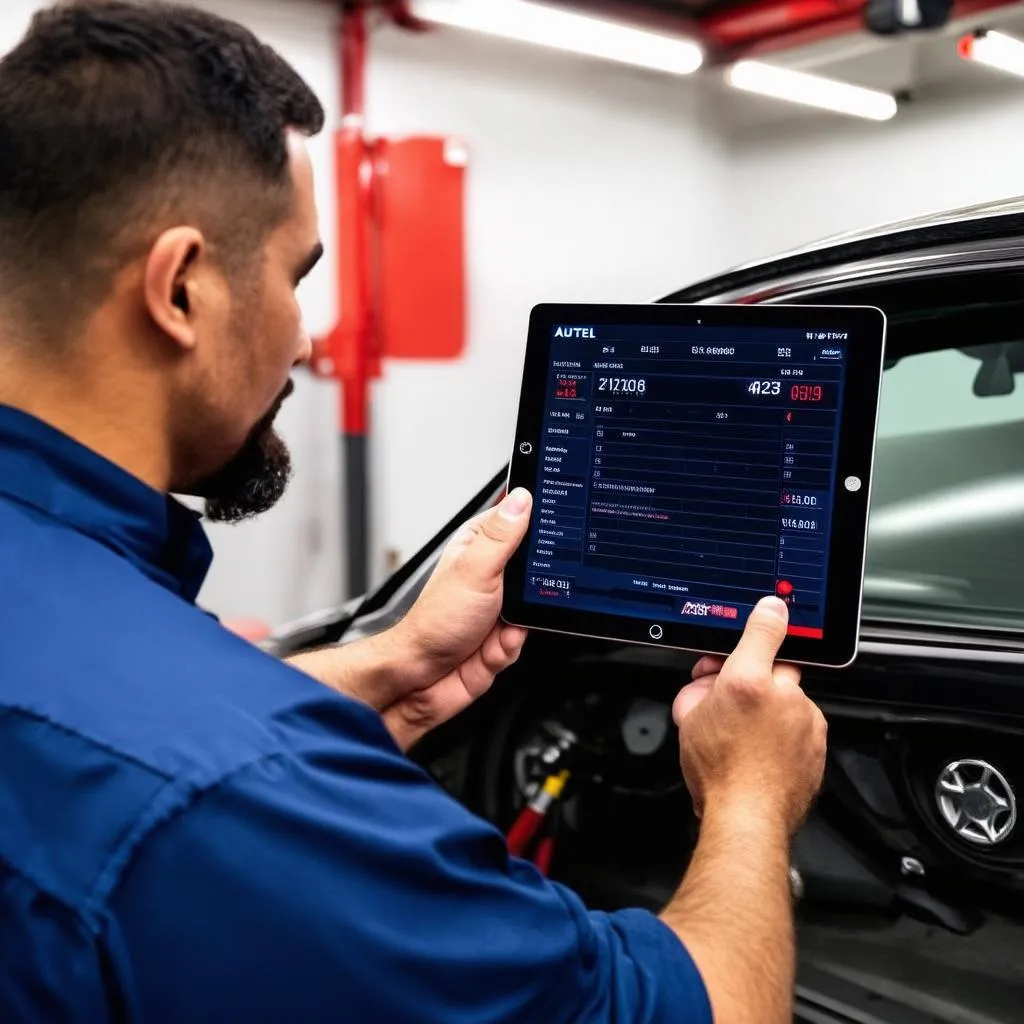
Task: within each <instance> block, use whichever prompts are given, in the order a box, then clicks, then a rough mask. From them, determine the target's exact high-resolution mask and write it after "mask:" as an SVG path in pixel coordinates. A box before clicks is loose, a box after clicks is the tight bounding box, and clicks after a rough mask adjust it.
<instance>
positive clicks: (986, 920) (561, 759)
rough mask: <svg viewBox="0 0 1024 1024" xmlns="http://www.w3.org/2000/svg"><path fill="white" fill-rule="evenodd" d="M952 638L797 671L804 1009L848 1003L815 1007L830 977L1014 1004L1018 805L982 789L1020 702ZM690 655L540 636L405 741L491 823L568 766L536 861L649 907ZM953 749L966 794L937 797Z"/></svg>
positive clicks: (1011, 760) (673, 781)
mask: <svg viewBox="0 0 1024 1024" xmlns="http://www.w3.org/2000/svg"><path fill="white" fill-rule="evenodd" d="M894 646H895V645H894ZM948 655H949V649H948V648H944V649H943V653H939V652H938V651H936V652H933V653H932V654H931V655H929V656H918V655H915V656H905V657H902V658H899V657H894V656H893V652H892V651H891V650H886V651H884V652H882V651H879V652H878V653H865V654H864V655H862V657H861V659H860V660H859V661H858V664H857V666H856V667H855V668H853V669H851V670H846V671H844V672H838V673H837V672H808V673H806V674H805V686H806V688H807V689H808V691H809V692H810V693H811V694H812V696H813V697H814V698H815V700H816V701H817V702H818V703H819V704H820V705H821V706H822V708H823V710H824V711H825V712H826V716H827V718H828V721H829V731H830V735H829V747H830V751H829V762H828V769H827V772H826V781H825V785H824V788H823V791H822V793H821V796H820V798H819V801H818V803H817V805H816V807H815V809H814V811H813V812H812V814H811V816H810V817H809V819H808V821H807V822H806V823H805V825H804V827H803V829H802V830H801V831H800V833H799V834H798V836H797V838H796V841H795V843H794V847H793V864H792V871H791V881H792V888H793V893H794V897H795V899H796V905H797V908H798V912H797V916H798V922H799V929H800V947H801V977H802V979H804V980H805V981H806V986H805V992H804V995H805V997H806V999H807V1000H809V1002H808V1003H807V1006H806V1007H805V1011H801V1012H806V1013H808V1014H810V1015H809V1016H806V1017H805V1018H804V1019H807V1020H833V1019H836V1020H845V1019H851V1020H854V1019H855V1020H861V1019H862V1018H860V1017H850V1018H846V1017H829V1016H815V1014H816V1013H818V1012H819V1011H818V1010H816V1009H814V1007H815V1006H817V1002H816V998H817V997H816V996H815V995H814V993H815V992H818V991H819V990H820V987H821V985H823V984H825V979H826V978H827V981H828V984H827V985H826V988H827V990H828V991H834V986H835V985H839V987H840V989H843V990H844V991H845V992H846V996H844V1000H845V1003H844V1005H846V1004H848V1005H849V1006H851V1007H853V1006H856V1005H857V1004H858V999H861V998H863V999H866V1000H867V1002H868V1004H870V1005H874V1003H876V1002H877V1001H878V1000H883V1001H884V1000H890V1001H893V1004H892V1005H893V1006H898V1007H900V1008H901V1012H902V1010H903V1009H907V1008H911V1007H913V1008H915V1009H916V1010H920V1011H921V1012H922V1013H924V1012H930V1013H932V1015H931V1016H922V1017H920V1018H918V1017H916V1016H907V1017H906V1018H905V1019H907V1020H909V1021H917V1020H918V1019H920V1020H929V1021H946V1020H949V1021H951V1022H952V1021H975V1020H978V1021H981V1020H997V1021H1002V1020H1006V1021H1009V1020H1016V1019H1018V1018H1019V1014H1018V1013H1017V1009H1016V1007H1017V1006H1018V1004H1019V993H1020V991H1021V990H1022V989H1024V957H1022V956H1021V955H1020V954H1021V953H1022V952H1024V933H1022V931H1021V929H1020V927H1019V924H1020V922H1021V920H1022V918H1024V829H1022V830H1018V828H1017V822H1016V810H1015V807H1014V809H1012V811H1011V809H1010V808H1009V807H1007V808H1002V807H999V806H997V803H998V801H999V800H1002V799H1003V796H1002V795H1001V794H1002V792H1003V790H1002V787H1004V786H1005V787H1008V788H1009V792H1010V794H1012V793H1014V792H1016V790H1017V787H1018V786H1019V785H1020V784H1021V781H1022V780H1024V742H1022V741H1024V719H1022V718H1021V716H1020V715H1019V714H1018V713H1014V712H1013V711H1012V710H1011V706H1012V705H1013V704H1015V703H1018V701H1017V699H1016V698H1019V689H1018V687H1019V682H1020V670H1021V667H1020V666H1019V665H1017V664H1015V663H1013V662H1007V663H1000V662H991V663H989V662H984V663H982V664H980V665H979V664H977V663H965V662H963V661H959V660H950V659H949V657H948ZM694 660H695V659H694V657H693V656H692V655H686V654H681V653H678V652H671V651H664V650H658V649H653V648H643V647H630V646H625V645H615V644H608V643H601V642H597V641H587V640H583V639H576V638H569V637H565V636H549V635H542V634H535V635H534V636H533V637H531V639H530V641H529V643H528V645H527V648H526V650H525V651H524V654H523V657H522V659H521V660H520V662H519V664H518V665H517V666H515V667H514V668H513V669H512V670H510V671H509V672H507V673H506V674H505V676H504V677H502V678H501V679H499V681H498V683H497V684H496V686H495V687H494V689H493V690H492V691H491V693H490V694H489V695H488V696H487V697H486V698H485V699H484V700H482V701H480V702H478V704H477V705H476V706H475V707H473V708H472V709H470V711H469V712H468V713H466V714H464V715H462V716H460V718H459V719H457V720H456V721H454V722H452V723H450V724H449V725H448V726H446V727H444V728H443V729H441V730H439V731H438V732H437V733H436V734H435V735H433V736H430V737H428V739H427V740H425V741H424V742H423V743H422V744H421V746H420V747H419V748H418V749H417V750H416V751H415V752H414V756H415V757H416V758H417V759H418V760H419V761H420V762H421V763H422V764H424V765H425V766H426V767H427V768H428V769H429V770H430V771H431V772H432V774H433V775H434V776H435V778H436V779H437V780H438V781H439V783H440V784H441V785H443V786H444V787H445V788H446V789H447V790H448V791H449V792H451V793H452V794H453V795H454V796H455V797H456V798H457V799H459V800H460V801H462V802H463V803H465V804H466V805H467V806H469V807H470V808H471V809H472V810H474V811H475V812H477V813H478V814H480V815H481V816H483V817H484V818H486V819H488V820H489V821H491V822H493V823H494V824H495V825H496V826H497V827H498V828H500V829H501V830H502V831H504V832H506V833H507V832H508V831H509V829H510V828H512V827H513V824H514V823H515V821H516V819H517V816H518V815H520V814H521V812H522V810H523V808H524V807H525V806H526V805H527V804H528V803H529V801H530V800H531V799H532V798H534V797H535V796H536V795H537V793H538V792H539V791H540V790H541V789H542V787H543V783H544V780H545V779H546V778H549V777H551V775H552V774H553V773H557V772H562V771H568V772H569V776H570V777H569V780H568V782H567V784H566V787H565V790H564V794H563V798H562V799H561V800H560V801H559V802H558V805H557V807H556V808H555V810H554V811H553V812H552V813H551V820H550V821H548V822H546V823H545V826H544V833H543V834H544V836H545V837H546V838H549V839H550V840H552V842H551V843H550V844H549V845H548V855H547V856H545V857H544V858H540V859H542V861H543V863H542V867H544V869H545V870H547V871H548V872H549V873H550V875H551V877H552V878H553V879H555V880H557V881H559V882H561V883H564V884H566V885H568V886H570V887H571V888H573V889H574V890H576V891H577V892H578V893H579V894H580V895H581V896H582V897H583V898H584V900H585V901H586V902H587V904H588V905H589V906H591V907H592V908H594V909H603V910H614V909H618V908H621V907H626V906H640V907H645V908H647V909H650V910H652V911H654V912H657V911H658V910H660V908H661V907H662V906H664V905H665V903H666V902H667V901H668V900H669V898H670V896H671V895H672V893H673V892H674V891H675V889H676V888H677V887H678V885H679V883H680V881H681V879H682V877H683V875H684V873H685V870H686V866H687V863H688V860H689V857H690V856H691V854H692V851H693V849H694V846H695V844H696V841H697V836H698V828H699V823H698V821H697V819H696V817H695V815H694V812H693V807H692V803H691V801H690V797H689V794H688V793H687V791H686V788H685V786H684V784H683V782H682V779H681V775H680V770H679V765H678V756H679V750H678V735H677V730H676V728H675V726H674V725H673V723H672V720H671V705H672V700H673V698H674V697H675V695H676V693H677V692H678V690H679V688H680V686H681V685H682V684H683V683H684V682H685V681H687V680H688V679H689V676H690V670H691V668H692V665H693V662H694ZM880 692H884V693H885V694H886V695H887V696H886V697H885V699H880V697H879V693H880ZM980 708H983V709H985V710H984V711H980V710H979V709H980ZM954 764H955V765H958V766H959V768H958V769H956V772H958V773H959V775H958V776H957V778H958V781H959V784H960V788H962V789H963V791H964V792H963V793H962V794H954V795H956V796H958V798H959V799H958V800H954V801H953V802H952V803H950V802H949V801H946V802H945V803H944V802H943V800H942V799H941V796H942V795H943V792H944V790H943V788H942V787H943V785H946V786H947V787H948V786H950V785H952V786H953V788H956V785H957V784H956V783H952V782H951V780H950V778H949V777H948V775H949V766H950V765H954ZM982 766H987V767H982ZM989 769H991V772H992V774H991V775H990V776H989V777H985V773H986V771H987V770H989ZM986 830H988V831H987V832H986ZM985 835H988V837H989V838H990V839H991V837H993V836H995V837H998V838H997V841H995V842H990V841H989V842H982V841H980V838H979V837H981V836H985ZM552 847H553V850H552ZM938 970H941V972H942V976H943V985H944V986H945V988H942V991H943V992H944V993H945V995H943V996H942V997H941V998H938V997H936V995H935V993H936V992H937V991H938V989H937V988H936V983H935V972H936V971H938ZM979 976H984V977H983V980H984V984H979ZM844 986H845V988H844ZM940 988H941V986H940ZM865 993H867V995H865ZM868 996H870V998H868ZM873 1001H874V1002H873ZM933 1004H934V1005H933ZM936 1007H937V1008H938V1009H936ZM875 1008H876V1009H877V1006H876V1007H875ZM982 1008H983V1009H984V1015H983V1016H977V1014H979V1013H981V1012H982ZM939 1011H941V1012H939ZM957 1014H959V1016H958V1015H957ZM972 1014H974V1015H972ZM863 1019H865V1020H869V1019H870V1020H875V1019H879V1020H890V1019H898V1020H902V1019H904V1018H903V1017H896V1018H893V1017H891V1016H884V1017H883V1016H879V1017H878V1018H875V1017H870V1018H863Z"/></svg>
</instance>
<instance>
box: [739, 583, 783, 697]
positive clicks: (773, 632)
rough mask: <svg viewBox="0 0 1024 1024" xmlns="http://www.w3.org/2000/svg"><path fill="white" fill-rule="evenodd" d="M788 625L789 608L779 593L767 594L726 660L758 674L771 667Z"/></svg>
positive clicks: (740, 669) (746, 672)
mask: <svg viewBox="0 0 1024 1024" xmlns="http://www.w3.org/2000/svg"><path fill="white" fill-rule="evenodd" d="M788 625H789V608H788V607H787V605H786V602H785V601H782V600H780V599H779V598H777V597H765V598H762V599H761V601H759V602H758V603H757V605H755V607H754V610H753V611H752V612H751V613H750V618H749V619H747V625H746V628H745V629H744V630H743V636H741V637H740V642H739V643H738V644H737V645H736V650H735V651H733V652H732V654H731V655H730V656H729V658H728V659H727V661H726V665H731V667H732V668H733V669H734V670H739V671H742V672H743V673H744V674H749V675H751V676H752V677H753V678H756V677H757V675H758V674H764V673H768V672H770V671H771V667H772V664H773V662H774V661H775V658H776V655H778V653H779V648H780V647H781V646H782V641H783V640H785V639H786V628H787V626H788Z"/></svg>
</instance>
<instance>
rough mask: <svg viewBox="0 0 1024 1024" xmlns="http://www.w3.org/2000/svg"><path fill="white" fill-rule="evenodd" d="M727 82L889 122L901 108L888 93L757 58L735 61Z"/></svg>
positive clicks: (771, 94)
mask: <svg viewBox="0 0 1024 1024" xmlns="http://www.w3.org/2000/svg"><path fill="white" fill-rule="evenodd" d="M726 81H727V82H728V83H729V84H730V85H731V86H733V88H736V89H742V90H743V91H744V92H756V93H759V94H760V95H762V96H771V97H773V98H774V99H777V100H788V101H789V102H790V103H800V104H803V105H804V106H807V107H819V108H821V109H822V110H832V111H835V112H836V113H838V114H850V115H852V116H853V117H866V118H868V119H869V120H872V121H888V120H889V119H890V118H891V117H895V116H896V111H897V109H898V108H897V106H896V100H895V99H894V98H893V97H892V96H890V95H889V93H887V92H877V91H876V90H874V89H865V88H863V87H862V86H859V85H849V84H848V83H846V82H838V81H836V80H835V79H834V78H821V77H820V76H818V75H808V74H806V73H805V72H803V71H790V70H789V69H788V68H780V67H776V66H775V65H773V64H761V63H760V62H758V61H753V60H741V61H740V62H739V63H738V64H734V65H733V66H732V67H731V68H730V69H729V70H728V72H726Z"/></svg>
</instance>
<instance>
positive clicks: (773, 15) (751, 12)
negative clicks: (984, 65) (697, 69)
mask: <svg viewBox="0 0 1024 1024" xmlns="http://www.w3.org/2000/svg"><path fill="white" fill-rule="evenodd" d="M1008 5H1009V4H1008V0H957V2H956V4H955V6H954V9H953V15H952V16H953V17H954V18H965V17H970V16H972V15H975V14H982V13H984V12H986V11H990V10H995V9H996V8H999V7H1006V6H1008ZM863 7H864V5H863V0H761V2H759V3H754V4H748V5H746V6H743V7H736V8H733V9H732V10H729V11H724V12H722V13H720V14H712V15H709V16H708V17H706V18H702V19H701V20H700V21H699V22H698V26H699V29H700V32H701V34H702V37H703V38H704V40H705V41H706V42H707V43H708V44H709V45H711V46H714V47H717V48H718V49H719V51H720V56H721V57H722V58H724V59H727V60H735V59H737V58H739V57H755V56H759V55H762V54H768V53H774V52H778V51H780V50H790V49H794V48H796V47H799V46H808V45H810V44H812V43H817V42H822V41H823V40H826V39H835V38H838V37H841V36H847V35H858V34H860V35H863V33H864V32H865V27H864V14H863Z"/></svg>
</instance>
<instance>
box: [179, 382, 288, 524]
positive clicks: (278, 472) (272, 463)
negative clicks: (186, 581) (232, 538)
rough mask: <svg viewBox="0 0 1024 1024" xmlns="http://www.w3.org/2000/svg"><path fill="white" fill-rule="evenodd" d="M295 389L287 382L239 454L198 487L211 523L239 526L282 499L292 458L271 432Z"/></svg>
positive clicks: (278, 437)
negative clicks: (283, 405)
mask: <svg viewBox="0 0 1024 1024" xmlns="http://www.w3.org/2000/svg"><path fill="white" fill-rule="evenodd" d="M294 389H295V385H294V384H293V383H292V382H291V381H290V380H289V381H288V383H287V385H286V386H285V388H284V390H283V391H282V392H281V394H280V395H279V396H278V398H277V401H276V402H275V403H274V405H273V408H271V409H270V411H269V412H268V413H267V414H266V415H265V416H264V417H263V418H262V419H261V420H260V421H259V423H257V424H256V426H255V427H254V428H253V430H252V433H251V434H250V435H249V438H248V440H247V441H246V442H245V445H244V446H243V447H242V449H241V451H239V453H238V454H237V455H236V456H235V457H234V458H233V459H232V460H231V461H230V462H228V463H227V464H226V465H225V466H224V467H223V468H222V469H220V470H219V471H218V472H217V473H215V474H213V475H212V476H211V477H208V478H207V479H206V480H204V481H203V482H202V484H201V485H200V487H199V488H197V491H198V493H200V494H202V495H203V496H204V497H205V498H206V510H205V515H206V518H207V519H209V520H210V521H211V522H215V523H239V522H242V521H243V520H245V519H251V518H252V517H253V516H258V515H260V514H261V513H263V512H266V511H267V510H268V509H270V508H273V506H274V505H276V504H277V503H278V501H280V500H281V497H282V495H283V494H284V492H285V490H286V489H287V487H288V481H289V480H290V479H291V474H292V459H291V453H290V452H289V451H288V446H287V445H286V444H285V443H284V441H283V440H282V439H281V437H280V435H279V434H278V433H277V431H276V430H274V419H275V418H276V416H277V414H278V412H280V410H281V405H282V404H283V402H284V400H285V399H286V398H287V397H288V396H289V395H290V394H291V393H292V391H293V390H294Z"/></svg>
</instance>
